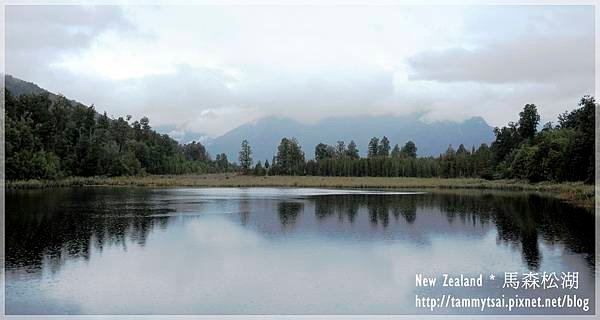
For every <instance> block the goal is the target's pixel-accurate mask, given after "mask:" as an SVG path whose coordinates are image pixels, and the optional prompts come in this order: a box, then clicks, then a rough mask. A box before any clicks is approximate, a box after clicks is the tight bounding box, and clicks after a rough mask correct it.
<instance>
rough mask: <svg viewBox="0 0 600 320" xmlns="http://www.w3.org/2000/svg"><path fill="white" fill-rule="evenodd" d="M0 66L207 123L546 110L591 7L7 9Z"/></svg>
mask: <svg viewBox="0 0 600 320" xmlns="http://www.w3.org/2000/svg"><path fill="white" fill-rule="evenodd" d="M6 70H7V73H9V74H12V75H14V76H17V77H20V78H23V79H25V80H28V81H33V82H36V83H37V84H39V85H40V86H42V87H45V88H47V89H49V90H52V91H57V92H60V93H63V94H64V95H66V96H68V97H72V98H74V99H77V100H79V101H82V102H84V103H87V104H92V103H94V104H95V105H96V106H97V109H98V110H100V111H105V110H106V111H107V112H108V113H109V114H111V115H114V116H119V115H125V114H131V115H133V116H134V118H139V117H141V116H144V115H147V116H149V117H150V119H151V123H153V124H154V125H155V126H156V125H161V126H172V127H175V130H174V132H184V131H187V132H196V133H198V134H199V135H208V136H216V135H219V134H222V133H224V132H226V131H228V130H230V129H232V128H234V127H236V126H238V125H240V124H242V123H245V122H248V121H252V120H255V119H258V118H260V117H263V116H268V115H280V116H290V117H293V118H295V119H298V120H301V121H315V120H318V119H321V118H324V117H329V116H335V115H356V114H386V113H393V114H402V113H409V112H414V111H425V112H426V113H425V114H426V118H427V119H431V120H438V119H453V120H461V119H464V118H466V117H469V116H474V115H481V116H483V117H484V118H485V119H486V120H487V121H488V122H489V123H490V124H492V125H503V124H505V123H506V122H508V121H511V120H515V117H516V115H517V114H518V111H519V110H520V109H521V108H522V106H523V105H524V104H526V103H536V104H537V105H538V106H539V107H540V111H541V114H542V117H543V119H544V120H552V119H553V118H555V117H556V115H557V114H558V113H560V112H562V111H564V110H565V109H566V108H571V107H573V106H574V105H575V104H576V102H577V100H578V99H579V98H580V97H581V96H583V95H584V94H591V93H593V90H594V11H593V7H592V6H481V7H477V6H475V7H457V6H433V7H432V6H415V7H408V6H331V7H328V6H159V7H143V6H132V7H127V6H126V7H111V6H100V7H93V6H8V7H7V8H6Z"/></svg>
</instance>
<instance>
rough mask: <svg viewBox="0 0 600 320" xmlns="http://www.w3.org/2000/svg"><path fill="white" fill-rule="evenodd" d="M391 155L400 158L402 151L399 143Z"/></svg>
mask: <svg viewBox="0 0 600 320" xmlns="http://www.w3.org/2000/svg"><path fill="white" fill-rule="evenodd" d="M390 155H391V156H392V158H394V159H397V158H400V156H401V155H402V153H401V152H400V147H399V146H398V144H397V143H396V145H394V149H392V153H391V154H390Z"/></svg>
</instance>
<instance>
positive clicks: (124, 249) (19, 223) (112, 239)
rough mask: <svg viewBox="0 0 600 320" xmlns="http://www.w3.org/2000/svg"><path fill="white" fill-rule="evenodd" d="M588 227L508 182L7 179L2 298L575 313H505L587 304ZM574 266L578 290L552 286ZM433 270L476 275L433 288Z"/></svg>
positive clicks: (48, 307)
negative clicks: (59, 183) (217, 184)
mask: <svg viewBox="0 0 600 320" xmlns="http://www.w3.org/2000/svg"><path fill="white" fill-rule="evenodd" d="M594 225H595V221H594V215H593V213H591V212H589V211H586V210H584V209H580V208H576V207H573V206H571V205H568V204H565V203H562V202H559V201H558V200H555V199H551V198H546V197H542V196H539V195H535V194H527V193H514V192H512V193H511V192H492V191H446V192H434V193H429V192H389V191H387V192H386V191H358V190H324V189H277V188H195V189H194V188H163V189H160V188H157V189H151V188H109V187H82V188H72V189H70V188H65V189H53V190H30V191H7V193H6V312H7V314H445V313H458V314H473V313H475V314H478V313H485V314H504V313H509V312H508V311H507V310H506V309H505V308H487V309H485V310H484V311H481V310H479V309H477V308H458V307H456V308H437V309H435V308H434V309H429V308H425V307H422V306H421V307H417V306H416V304H417V302H416V297H417V296H419V297H425V296H430V297H441V296H442V295H447V297H448V296H449V295H452V297H468V298H471V297H490V296H491V297H501V296H502V295H504V296H505V297H512V296H514V295H515V294H518V295H519V296H520V297H538V296H539V297H542V298H548V297H555V296H561V297H562V296H563V295H565V294H576V295H577V297H580V298H588V299H589V301H590V302H589V305H590V306H589V307H590V308H589V310H588V311H584V310H583V309H582V308H581V306H579V307H573V308H533V307H522V308H518V309H516V310H515V309H513V310H512V312H510V313H511V314H516V313H518V314H524V313H553V314H554V313H576V314H593V313H594V301H595V295H594V280H595V262H594V261H595V255H594V252H595V244H594ZM512 272H516V274H517V275H518V277H519V279H520V280H521V281H522V282H524V280H523V275H524V274H527V273H530V274H536V275H538V276H539V278H540V280H541V278H542V275H543V273H544V272H546V273H547V274H548V275H550V274H551V273H552V272H555V275H556V278H557V281H556V282H557V285H558V286H559V288H547V289H546V290H544V289H543V288H541V287H540V288H535V287H534V288H530V289H527V288H523V287H519V289H513V288H510V287H505V284H506V283H507V279H508V278H507V277H509V276H508V275H507V273H512ZM563 272H564V274H563ZM574 273H576V274H577V275H578V278H577V288H574V287H573V286H572V284H573V282H571V287H570V288H562V287H561V285H564V282H563V281H564V280H565V278H561V276H564V275H572V274H574ZM444 274H447V275H449V276H450V277H453V276H457V277H458V276H459V275H463V276H465V277H473V278H476V277H477V276H479V275H481V276H482V278H483V286H482V287H443V286H442V284H443V280H444V277H443V275H444ZM417 275H421V276H423V277H435V278H436V279H437V283H436V286H427V287H425V286H418V285H417V283H416V278H417ZM490 275H494V277H495V279H493V280H492V279H491V278H490ZM511 277H512V276H511ZM567 279H569V277H567ZM571 280H572V277H571ZM511 283H512V282H511ZM567 284H568V283H567Z"/></svg>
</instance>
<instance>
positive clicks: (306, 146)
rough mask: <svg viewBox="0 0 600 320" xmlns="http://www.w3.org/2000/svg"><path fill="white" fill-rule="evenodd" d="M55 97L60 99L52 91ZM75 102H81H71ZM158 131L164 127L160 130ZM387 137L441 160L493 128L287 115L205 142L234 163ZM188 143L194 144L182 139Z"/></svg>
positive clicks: (486, 137) (27, 88)
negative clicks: (288, 140)
mask: <svg viewBox="0 0 600 320" xmlns="http://www.w3.org/2000/svg"><path fill="white" fill-rule="evenodd" d="M5 85H6V88H7V89H9V90H10V91H11V93H12V94H13V95H20V94H24V93H34V94H40V93H44V92H48V91H47V90H45V89H43V88H40V87H39V86H37V85H35V84H34V83H31V82H27V81H24V80H21V79H18V78H16V77H12V76H10V75H6V76H5ZM48 93H49V94H50V97H51V99H56V97H58V96H57V95H56V94H53V93H51V92H48ZM71 102H72V103H73V104H80V103H79V102H77V101H74V100H71ZM157 130H159V131H160V129H158V128H157ZM193 136H194V135H193V134H192V133H189V132H188V133H185V137H186V138H185V139H184V140H191V139H190V137H193ZM383 136H387V137H388V139H389V140H390V142H391V146H392V147H393V146H394V144H396V143H398V144H399V145H400V146H402V145H404V143H406V142H407V141H409V140H411V141H413V142H414V143H415V144H416V145H417V149H418V150H417V154H418V155H419V156H437V155H439V154H440V153H443V152H445V151H446V150H447V149H448V146H449V145H452V146H454V148H457V147H458V145H460V144H464V145H465V147H467V148H470V147H472V146H474V147H476V148H477V147H478V146H479V145H480V144H481V143H488V144H489V143H491V142H492V141H493V140H494V134H493V131H492V127H491V126H489V125H488V124H487V123H486V122H485V120H484V119H483V118H481V117H472V118H470V119H467V120H464V121H462V122H455V121H436V122H427V121H424V120H422V114H419V113H414V114H409V115H402V116H392V115H387V116H365V115H363V116H353V117H332V118H327V119H323V120H320V121H318V122H316V123H312V124H305V123H302V122H299V121H296V120H294V119H290V118H284V117H266V118H263V119H259V120H257V121H255V122H252V123H246V124H244V125H241V126H239V127H237V128H235V129H233V130H230V131H229V132H227V133H225V134H223V135H221V136H219V137H216V138H212V139H208V140H205V141H204V143H205V144H206V147H207V149H208V151H209V152H210V153H211V154H212V155H213V157H214V155H216V154H219V153H225V154H227V157H228V158H229V159H230V161H237V157H238V152H239V149H240V144H241V141H242V140H244V139H246V140H248V142H249V143H250V146H251V147H252V151H253V158H254V160H255V161H259V160H261V161H264V160H265V159H268V160H269V161H271V159H272V157H273V156H274V154H275V153H276V151H277V146H278V145H279V142H280V141H281V138H283V137H295V138H296V139H298V141H299V142H300V144H301V146H302V149H303V150H304V152H305V154H306V158H308V159H311V158H313V157H314V148H315V146H316V145H317V144H318V143H321V142H322V143H326V144H331V145H334V144H336V143H337V141H338V140H342V141H345V142H346V144H348V143H349V142H350V141H351V140H354V142H355V143H356V144H357V145H358V148H359V150H360V154H361V155H363V156H364V155H366V151H367V145H368V143H369V140H370V139H371V138H372V137H378V138H381V137H383ZM181 142H190V141H181Z"/></svg>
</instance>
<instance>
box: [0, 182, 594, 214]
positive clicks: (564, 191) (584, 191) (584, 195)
mask: <svg viewBox="0 0 600 320" xmlns="http://www.w3.org/2000/svg"><path fill="white" fill-rule="evenodd" d="M77 186H137V187H296V188H334V189H335V188H353V189H430V190H434V191H435V190H436V189H437V190H443V189H477V190H504V191H525V192H540V193H544V194H547V195H550V196H552V197H555V198H557V199H560V200H563V201H565V202H569V203H572V204H574V205H576V206H579V207H585V208H590V209H593V208H594V204H595V202H594V198H595V190H594V185H588V184H584V183H582V182H563V183H553V182H539V183H529V182H526V181H519V180H484V179H477V178H447V179H446V178H410V177H393V178H392V177H321V176H250V175H240V174H235V173H226V174H186V175H145V176H120V177H68V178H64V179H59V180H47V181H46V180H20V181H6V182H5V188H6V189H8V190H15V189H45V188H61V187H77Z"/></svg>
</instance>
